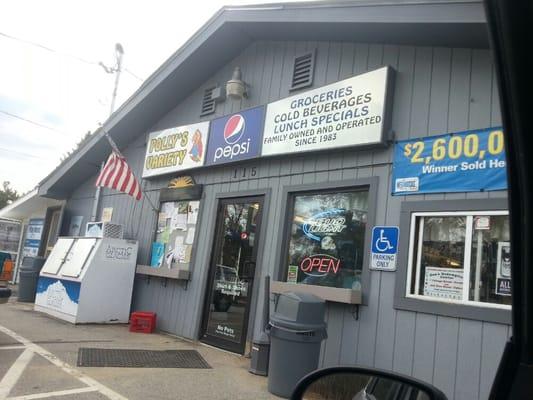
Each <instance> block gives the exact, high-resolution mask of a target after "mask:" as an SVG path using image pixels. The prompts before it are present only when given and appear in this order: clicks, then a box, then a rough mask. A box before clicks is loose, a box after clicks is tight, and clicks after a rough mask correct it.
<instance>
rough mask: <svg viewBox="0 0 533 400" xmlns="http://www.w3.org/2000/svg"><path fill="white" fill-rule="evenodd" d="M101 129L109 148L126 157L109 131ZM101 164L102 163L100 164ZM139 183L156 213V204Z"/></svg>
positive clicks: (157, 210)
mask: <svg viewBox="0 0 533 400" xmlns="http://www.w3.org/2000/svg"><path fill="white" fill-rule="evenodd" d="M101 129H102V131H103V132H104V136H105V137H106V139H107V141H108V142H109V145H110V146H111V148H112V149H113V151H114V152H115V153H117V155H119V156H120V157H121V158H124V159H125V158H126V157H124V156H123V155H122V153H121V152H120V150H119V148H118V146H117V144H116V143H115V141H114V140H113V138H112V137H111V135H109V133H108V132H107V131H106V130H105V129H104V128H103V127H101ZM102 165H103V164H102ZM143 181H144V179H143V178H142V177H141V183H142V182H143ZM141 183H140V184H139V185H140V187H141V193H142V194H144V197H146V199H147V200H148V203H150V206H151V207H152V210H153V211H154V212H155V213H158V212H159V209H158V208H156V206H155V205H154V203H152V200H151V199H150V196H147V194H146V191H145V190H144V189H143V187H142V184H141Z"/></svg>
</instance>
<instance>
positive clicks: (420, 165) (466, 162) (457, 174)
mask: <svg viewBox="0 0 533 400" xmlns="http://www.w3.org/2000/svg"><path fill="white" fill-rule="evenodd" d="M505 166H506V164H505V147H504V137H503V131H502V130H501V128H488V129H481V130H474V131H465V132H459V133H451V134H446V135H439V136H429V137H425V138H419V139H410V140H404V141H399V142H397V143H396V146H395V148H394V164H393V173H392V194H395V195H406V194H420V193H444V192H473V191H485V190H504V189H507V175H506V169H505Z"/></svg>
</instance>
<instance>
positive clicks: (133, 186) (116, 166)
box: [96, 135, 142, 200]
mask: <svg viewBox="0 0 533 400" xmlns="http://www.w3.org/2000/svg"><path fill="white" fill-rule="evenodd" d="M106 136H107V138H108V140H110V139H111V138H110V137H109V136H108V135H106ZM110 143H111V147H112V148H113V151H112V152H111V154H110V156H109V158H108V159H107V162H106V163H105V165H104V168H102V170H101V171H100V175H98V178H97V179H96V186H103V187H108V188H110V189H115V190H118V191H119V192H123V193H126V194H128V195H130V196H132V197H134V198H135V199H136V200H140V199H141V196H142V192H141V185H139V182H138V181H137V178H135V175H134V174H133V171H132V170H131V168H130V166H129V165H128V163H127V162H126V159H125V158H124V156H123V155H122V154H120V152H119V151H118V148H117V147H116V145H115V143H114V142H113V141H112V139H111V140H110Z"/></svg>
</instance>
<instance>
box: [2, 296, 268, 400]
mask: <svg viewBox="0 0 533 400" xmlns="http://www.w3.org/2000/svg"><path fill="white" fill-rule="evenodd" d="M80 347H92V348H113V349H144V350H179V349H194V350H197V351H198V352H199V353H200V354H201V355H202V357H203V358H204V359H205V360H206V361H207V362H208V363H209V365H210V366H211V367H212V368H211V369H187V368H109V367H107V368H95V367H92V368H87V367H83V368H82V367H76V364H77V357H78V349H79V348H80ZM249 362H250V360H249V359H247V358H244V357H240V356H237V355H233V354H229V353H226V352H223V351H220V350H217V349H213V348H210V347H207V346H204V345H201V344H197V343H190V342H187V341H184V340H181V339H178V338H174V337H171V336H167V335H164V334H141V333H131V332H129V331H128V327H127V326H125V325H72V324H69V323H67V322H63V321H60V320H56V319H54V318H51V317H49V316H46V315H44V314H40V313H37V312H34V311H33V305H32V304H26V303H16V302H9V303H7V304H1V305H0V400H3V399H9V400H23V399H26V400H32V399H61V400H69V399H76V400H96V399H116V400H123V399H132V400H134V399H277V397H275V396H273V395H271V394H269V393H268V391H267V379H266V378H264V377H259V376H256V375H252V374H250V373H249V372H248V367H249Z"/></svg>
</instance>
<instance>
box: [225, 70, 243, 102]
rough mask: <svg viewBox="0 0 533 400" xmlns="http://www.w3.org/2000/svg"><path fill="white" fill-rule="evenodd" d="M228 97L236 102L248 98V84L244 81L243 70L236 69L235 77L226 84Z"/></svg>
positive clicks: (234, 71)
mask: <svg viewBox="0 0 533 400" xmlns="http://www.w3.org/2000/svg"><path fill="white" fill-rule="evenodd" d="M226 95H227V96H228V97H229V98H231V99H235V100H240V99H242V98H243V97H247V96H248V94H247V93H246V83H245V82H243V80H242V74H241V69H240V68H239V67H235V69H234V70H233V76H232V77H231V79H230V80H229V81H228V83H226Z"/></svg>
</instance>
